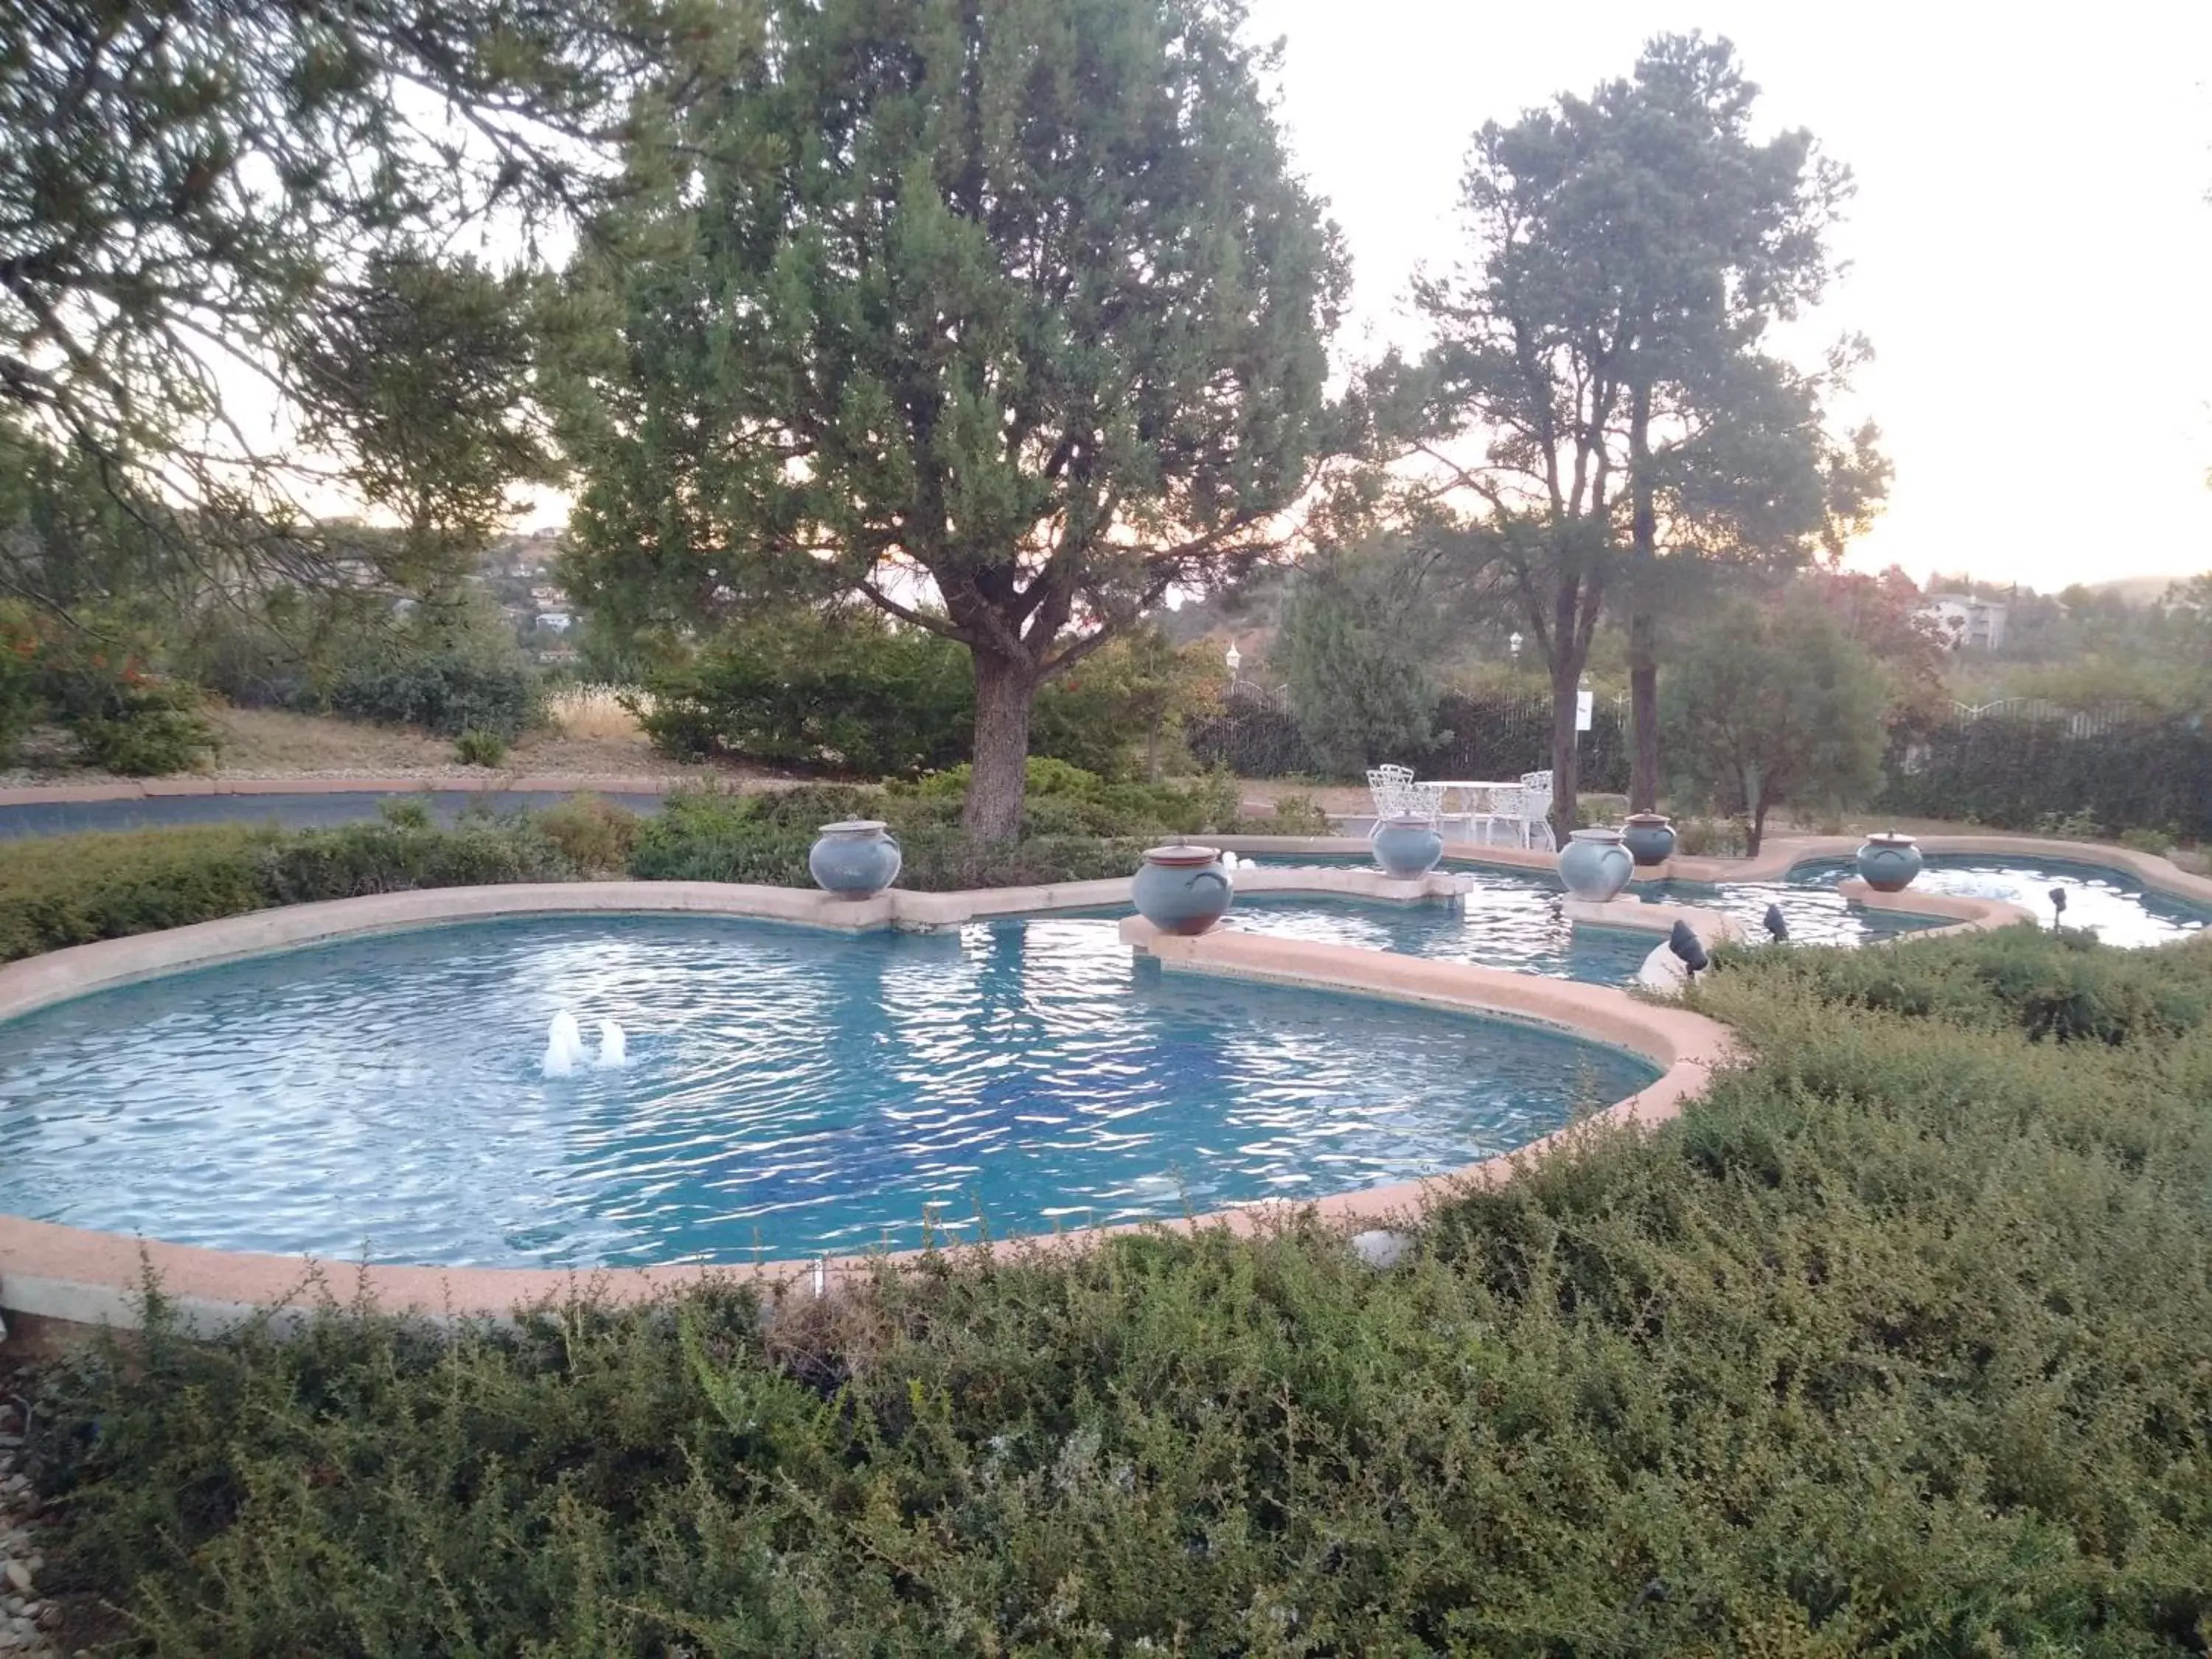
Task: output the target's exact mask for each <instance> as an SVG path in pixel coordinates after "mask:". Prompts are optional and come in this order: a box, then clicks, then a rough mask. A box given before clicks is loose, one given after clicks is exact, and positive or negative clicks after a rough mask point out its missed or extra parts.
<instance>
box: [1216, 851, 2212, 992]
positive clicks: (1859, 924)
mask: <svg viewBox="0 0 2212 1659" xmlns="http://www.w3.org/2000/svg"><path fill="white" fill-rule="evenodd" d="M1255 861H1256V862H1259V863H1263V864H1267V865H1273V866H1282V865H1288V864H1309V865H1322V866H1328V867H1332V868H1337V869H1345V868H1368V869H1371V868H1373V867H1374V865H1373V861H1372V860H1370V859H1367V858H1365V857H1364V856H1362V855H1360V854H1314V855H1305V854H1300V855H1296V856H1292V855H1287V854H1278V855H1273V856H1269V857H1265V858H1261V859H1259V860H1255ZM1444 867H1445V868H1447V869H1449V870H1451V871H1453V872H1455V873H1466V874H1469V875H1471V876H1472V877H1473V878H1474V882H1475V883H1476V885H1477V891H1478V894H1479V895H1480V896H1471V897H1470V898H1469V900H1468V915H1469V920H1470V922H1471V923H1480V922H1481V921H1482V919H1483V918H1484V916H1485V915H1490V916H1492V917H1494V918H1495V921H1494V924H1493V925H1495V926H1497V927H1499V928H1500V930H1501V932H1502V933H1503V934H1504V937H1503V938H1501V939H1500V940H1499V941H1498V943H1497V944H1496V945H1472V944H1471V945H1470V948H1471V949H1474V950H1486V951H1491V952H1492V954H1489V955H1469V956H1467V957H1463V958H1461V959H1463V960H1467V961H1474V962H1484V963H1494V964H1495V965H1497V966H1499V967H1520V966H1522V963H1520V962H1516V961H1512V960H1510V959H1509V958H1510V957H1511V955H1512V953H1513V952H1514V951H1516V950H1520V949H1523V948H1525V946H1524V944H1523V943H1522V942H1519V941H1516V939H1515V938H1514V937H1513V936H1514V935H1515V934H1516V933H1522V932H1523V930H1524V928H1525V925H1526V924H1525V921H1523V918H1524V916H1525V915H1526V909H1527V906H1528V904H1529V903H1530V902H1532V901H1531V899H1530V897H1529V896H1532V895H1533V896H1536V898H1537V899H1539V900H1541V899H1542V898H1544V897H1548V899H1549V901H1550V904H1551V907H1552V908H1553V911H1554V912H1556V911H1557V908H1558V903H1559V896H1560V895H1559V885H1558V884H1557V883H1556V882H1554V881H1553V880H1551V879H1549V878H1546V877H1543V876H1524V875H1520V874H1518V873H1515V872H1500V871H1498V870H1497V869H1494V868H1492V867H1488V866H1480V865H1476V866H1467V865H1455V864H1453V863H1451V862H1449V860H1447V862H1446V864H1445V866H1444ZM1855 873H1857V872H1855V871H1854V870H1853V868H1852V867H1851V866H1850V864H1848V863H1845V862H1842V861H1837V862H1832V863H1820V864H1803V865H1800V866H1797V868H1796V869H1795V870H1793V871H1792V872H1790V875H1789V876H1788V878H1785V879H1783V880H1778V881H1741V882H1723V883H1721V884H1717V885H1712V886H1707V885H1705V884H1700V883H1696V882H1685V881H1674V882H1661V883H1656V884H1646V885H1643V886H1638V887H1635V888H1632V889H1631V890H1629V892H1628V894H1627V895H1626V896H1628V897H1631V898H1634V897H1644V898H1648V899H1650V900H1653V901H1655V902H1671V903H1678V904H1703V905H1711V906H1712V907H1714V908H1717V909H1722V910H1725V911H1727V912H1728V913H1729V915H1732V916H1734V917H1735V919H1736V920H1737V921H1739V922H1741V924H1742V926H1743V928H1744V931H1745V933H1746V934H1747V937H1749V938H1750V939H1753V940H1758V939H1765V937H1766V933H1765V917H1766V907H1767V906H1768V905H1770V904H1773V905H1778V906H1779V907H1780V908H1781V910H1782V914H1783V919H1784V922H1785V924H1786V925H1787V926H1788V927H1789V929H1790V939H1792V940H1793V941H1795V942H1796V943H1799V944H1805V945H1873V944H1879V943H1881V942H1882V941H1884V940H1887V939H1905V938H1910V937H1911V935H1912V934H1914V933H1919V932H1921V931H1923V929H1926V928H1929V927H1943V926H1945V925H1946V921H1947V919H1946V918H1942V917H1936V916H1916V915H1910V914H1907V913H1905V912H1901V911H1895V910H1874V909H1869V908H1866V907H1865V906H1863V905H1858V904H1854V903H1852V902H1850V900H1849V899H1847V898H1845V897H1844V896H1843V894H1841V893H1839V892H1838V891H1837V890H1836V884H1837V883H1838V882H1839V881H1841V880H1843V879H1844V878H1845V877H1847V876H1850V875H1853V874H1855ZM1913 885H1914V886H1915V887H1917V888H1921V889H1924V890H1927V891H1929V892H1931V893H1956V894H1960V895H1964V896H1969V897H1974V898H1999V899H2009V900H2010V901H2012V902H2014V903H2016V904H2022V905H2025V906H2027V908H2028V909H2029V910H2030V911H2031V912H2032V913H2033V914H2034V915H2036V916H2038V917H2039V918H2040V919H2041V920H2043V921H2045V922H2048V921H2051V918H2052V916H2053V915H2054V912H2053V909H2052V906H2051V890H2052V889H2053V888H2062V889H2063V890H2065V893H2066V910H2065V914H2064V921H2065V925H2066V926H2067V927H2082V928H2087V929H2089V930H2091V931H2093V932H2094V933H2095V934H2096V936H2097V937H2098V938H2099V939H2101V940H2103V941H2104V942H2105V943H2106V944H2107V945H2118V946H2121V947H2123V948H2130V949H2132V948H2140V947H2143V946H2148V945H2166V944H2171V943H2172V942H2173V941H2174V940H2176V939H2186V938H2189V937H2191V935H2193V934H2195V933H2200V932H2202V931H2203V928H2204V926H2205V924H2206V922H2207V921H2212V913H2208V912H2207V911H2204V910H2202V909H2199V908H2197V907H2196V906H2193V905H2191V904H2190V903H2188V902H2185V901H2184V900H2181V899H2175V898H2168V897H2167V896H2165V895H2164V894H2161V893H2157V892H2154V891H2152V890H2149V889H2148V888H2146V887H2144V886H2142V884H2140V883H2137V882H2134V881H2130V879H2128V878H2126V877H2124V876H2122V875H2120V874H2119V873H2118V872H2115V871H2112V870H2106V869H2101V868H2099V867H2097V866H2093V865H2081V864H2070V863H2067V862H2064V861H2063V860H2025V859H2020V858H2011V857H2008V858H1998V859H1991V858H1980V857H1974V856H1970V855H1964V854H1936V855H1934V856H1931V857H1930V858H1929V860H1928V865H1927V868H1926V869H1925V870H1924V871H1923V872H1922V873H1921V875H1920V876H1919V878H1917V880H1916V881H1915V882H1914V884H1913ZM1247 902H1248V901H1246V900H1243V899H1239V901H1238V908H1239V909H1242V908H1243V907H1244V905H1245V904H1246V903H1247ZM1249 902H1251V903H1253V904H1255V905H1257V904H1258V903H1259V902H1261V901H1258V900H1256V899H1255V900H1252V901H1249ZM1562 926H1564V923H1563V924H1562ZM1307 937H1311V938H1317V939H1335V938H1338V937H1339V936H1338V935H1335V934H1332V933H1328V932H1327V931H1325V930H1323V929H1322V928H1320V927H1316V930H1315V931H1313V932H1312V933H1309V934H1308V935H1307ZM1407 937H1408V939H1412V937H1413V936H1412V935H1411V934H1408V935H1407ZM1614 937H1615V938H1618V937H1620V935H1614ZM1342 942H1345V943H1361V942H1364V941H1361V940H1358V939H1352V938H1349V937H1345V938H1343V939H1342ZM1378 948H1382V949H1389V950H1403V949H1411V948H1413V945H1410V944H1408V945H1382V946H1379V947H1378ZM1415 953H1416V954H1419V955H1431V954H1437V951H1434V950H1431V949H1419V950H1416V951H1415ZM1539 957H1541V952H1532V953H1531V955H1530V957H1529V960H1528V966H1527V969H1526V971H1528V972H1533V973H1549V972H1553V971H1554V969H1553V968H1551V967H1549V966H1545V965H1540V962H1539ZM1566 975H1567V976H1568V977H1571V978H1575V979H1586V978H1595V977H1598V976H1599V975H1597V974H1595V973H1583V972H1580V971H1577V970H1576V969H1574V968H1573V967H1572V966H1570V967H1569V968H1568V969H1566ZM1616 977H1617V976H1616Z"/></svg>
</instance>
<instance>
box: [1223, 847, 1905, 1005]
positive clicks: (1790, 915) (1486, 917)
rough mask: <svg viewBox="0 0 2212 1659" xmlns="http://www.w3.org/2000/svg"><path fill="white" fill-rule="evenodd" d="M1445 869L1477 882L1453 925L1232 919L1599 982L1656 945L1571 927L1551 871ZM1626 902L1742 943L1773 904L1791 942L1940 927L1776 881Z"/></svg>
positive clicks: (1248, 904) (1267, 900) (1357, 860)
mask: <svg viewBox="0 0 2212 1659" xmlns="http://www.w3.org/2000/svg"><path fill="white" fill-rule="evenodd" d="M1255 862H1258V863H1261V864H1266V865H1269V866H1275V867H1281V866H1288V865H1297V864H1305V865H1318V866H1322V867H1325V868H1333V869H1363V868H1364V869H1372V868H1374V867H1375V866H1374V863H1373V861H1372V860H1369V859H1366V858H1363V857H1361V856H1360V855H1359V854H1319V855H1316V856H1310V857H1308V856H1303V855H1301V856H1296V857H1293V856H1290V855H1279V856H1276V857H1272V858H1261V859H1259V860H1255ZM1443 867H1444V868H1446V869H1448V870H1449V871H1450V872H1452V873H1453V874H1454V875H1455V876H1459V877H1461V878H1463V879H1465V880H1467V881H1468V882H1470V883H1471V884H1473V890H1471V891H1470V892H1469V893H1468V896H1467V898H1466V900H1465V915H1464V916H1463V917H1460V918H1455V924H1454V925H1445V924H1443V923H1440V922H1438V921H1435V920H1434V919H1433V917H1434V915H1435V910H1436V908H1437V907H1435V906H1432V905H1429V904H1417V905H1408V906H1402V907H1401V906H1393V905H1388V904H1384V903H1382V902H1374V901H1367V902H1358V903H1357V904H1356V905H1329V906H1327V907H1326V908H1324V907H1323V905H1322V902H1321V901H1317V900H1311V899H1305V898H1300V899H1297V900H1291V899H1287V898H1283V897H1279V896H1272V895H1271V896H1258V895H1255V896H1249V897H1247V896H1241V895H1240V896H1238V898H1237V904H1236V908H1234V909H1232V910H1231V912H1230V916H1231V921H1232V923H1235V924H1236V925H1246V924H1245V923H1243V922H1242V921H1239V920H1238V919H1240V918H1244V917H1248V916H1249V917H1254V918H1267V920H1262V921H1255V922H1254V923H1252V924H1251V925H1255V926H1256V927H1258V930H1259V931H1261V932H1268V933H1291V932H1294V933H1297V936H1298V937H1300V938H1304V939H1321V940H1323V941H1325V942H1327V943H1330V944H1338V945H1368V946H1370V948H1371V949H1375V950H1386V951H1405V952H1407V953H1408V954H1410V955H1413V956H1442V957H1449V959H1451V960H1453V961H1455V962H1474V963H1481V964H1483V965H1484V966H1486V967H1493V968H1513V969H1519V970H1520V971H1522V972H1523V973H1531V974H1544V975H1551V976H1553V977H1555V978H1564V979H1579V980H1584V981H1592V982H1595V983H1599V984H1607V985H1617V984H1620V983H1622V982H1623V981H1626V980H1629V979H1632V978H1633V977H1634V975H1635V973H1636V970H1637V969H1638V967H1640V966H1641V965H1642V964H1643V962H1644V957H1646V956H1648V955H1649V954H1650V951H1651V948H1652V947H1653V946H1654V945H1657V944H1658V943H1660V940H1661V938H1662V935H1660V934H1657V933H1632V932H1628V931H1626V930H1625V929H1620V928H1613V927H1575V926H1573V925H1572V924H1571V923H1570V922H1569V921H1567V919H1566V913H1565V909H1564V908H1563V906H1564V902H1565V898H1566V895H1565V892H1564V891H1563V890H1561V889H1560V886H1559V883H1558V882H1557V881H1555V880H1553V878H1551V877H1549V876H1544V875H1533V874H1531V875H1524V874H1522V873H1520V872H1517V871H1504V870H1499V869H1498V868H1496V867H1495V866H1485V865H1466V864H1455V863H1451V862H1449V861H1447V862H1446V864H1445V865H1444V866H1443ZM1622 896H1623V897H1624V898H1626V899H1629V900H1632V901H1633V900H1637V899H1646V900H1649V901H1650V902H1653V903H1667V904H1694V905H1703V906H1706V907H1709V908H1714V909H1720V910H1725V911H1727V912H1728V913H1729V915H1733V916H1734V917H1735V918H1736V920H1737V921H1740V922H1741V923H1742V925H1743V928H1744V932H1745V934H1746V936H1747V938H1749V939H1754V940H1756V939H1765V937H1766V933H1765V916H1766V907H1767V906H1768V905H1770V904H1779V905H1780V906H1781V907H1782V912H1783V916H1784V921H1786V923H1787V925H1788V927H1789V929H1790V938H1791V939H1793V940H1795V941H1796V942H1798V943H1801V944H1806V945H1867V944H1874V943H1877V942H1879V941H1881V940H1883V939H1896V938H1899V937H1901V936H1903V935H1905V934H1909V933H1917V932H1919V931H1920V930H1921V929H1922V928H1923V927H1939V926H1941V925H1942V924H1941V922H1940V921H1937V920H1936V919H1934V918H1930V917H1927V916H1911V915H1899V914H1897V913H1895V912H1893V911H1887V910H1869V909H1867V908H1864V907H1863V906H1861V905H1857V904H1853V903H1851V902H1850V901H1849V900H1848V899H1846V898H1845V897H1844V896H1843V895H1842V894H1841V893H1838V892H1837V891H1836V890H1835V885H1834V883H1833V882H1832V881H1831V882H1830V883H1829V884H1827V885H1826V887H1825V888H1824V887H1819V886H1808V885H1805V884H1793V883H1790V882H1735V883H1730V884H1728V885H1725V886H1721V887H1706V886H1700V885H1697V884H1692V883H1689V882H1668V883H1656V884H1644V885H1642V886H1638V887H1632V888H1631V889H1630V890H1628V891H1627V892H1626V893H1625V894H1623V895H1622ZM1293 904H1296V905H1297V906H1299V907H1303V908H1304V910H1305V914H1304V915H1301V916H1300V917H1299V919H1298V921H1297V923H1296V924H1295V925H1293V924H1291V923H1289V922H1287V921H1283V922H1278V921H1273V919H1272V917H1273V912H1275V911H1276V910H1277V909H1278V908H1286V907H1289V906H1291V905H1293ZM1394 913H1395V916H1394ZM1446 914H1447V915H1449V912H1446Z"/></svg>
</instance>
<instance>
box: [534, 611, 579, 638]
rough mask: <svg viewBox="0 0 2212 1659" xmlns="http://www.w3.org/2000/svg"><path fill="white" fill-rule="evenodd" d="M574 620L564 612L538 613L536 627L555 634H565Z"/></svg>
mask: <svg viewBox="0 0 2212 1659" xmlns="http://www.w3.org/2000/svg"><path fill="white" fill-rule="evenodd" d="M574 620H575V619H574V617H571V616H569V614H568V612H567V611H539V612H538V626H539V627H540V628H543V629H550V631H551V632H553V633H556V634H565V633H567V632H568V629H569V628H570V627H571V626H572V625H573V624H574Z"/></svg>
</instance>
